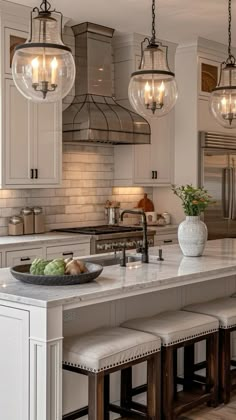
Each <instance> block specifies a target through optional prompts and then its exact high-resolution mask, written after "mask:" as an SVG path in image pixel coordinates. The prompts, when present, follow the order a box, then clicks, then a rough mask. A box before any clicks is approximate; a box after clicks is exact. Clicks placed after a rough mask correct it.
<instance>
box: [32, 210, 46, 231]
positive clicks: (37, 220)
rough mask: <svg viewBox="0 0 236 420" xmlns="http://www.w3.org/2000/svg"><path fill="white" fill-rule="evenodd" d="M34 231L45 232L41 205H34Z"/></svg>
mask: <svg viewBox="0 0 236 420" xmlns="http://www.w3.org/2000/svg"><path fill="white" fill-rule="evenodd" d="M33 212H34V233H44V232H45V222H44V214H43V209H42V207H34V208H33Z"/></svg>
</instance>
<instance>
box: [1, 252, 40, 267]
mask: <svg viewBox="0 0 236 420" xmlns="http://www.w3.org/2000/svg"><path fill="white" fill-rule="evenodd" d="M35 258H43V249H42V248H34V249H24V250H20V251H7V252H6V267H13V266H15V265H23V264H31V263H32V261H33V260H34V259H35Z"/></svg>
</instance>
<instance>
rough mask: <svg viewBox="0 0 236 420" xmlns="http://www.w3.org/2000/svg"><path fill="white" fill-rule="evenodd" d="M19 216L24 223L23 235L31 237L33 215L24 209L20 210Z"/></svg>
mask: <svg viewBox="0 0 236 420" xmlns="http://www.w3.org/2000/svg"><path fill="white" fill-rule="evenodd" d="M21 215H22V217H23V222H24V235H32V233H34V214H33V210H32V209H31V208H29V207H24V208H23V209H22V210H21Z"/></svg>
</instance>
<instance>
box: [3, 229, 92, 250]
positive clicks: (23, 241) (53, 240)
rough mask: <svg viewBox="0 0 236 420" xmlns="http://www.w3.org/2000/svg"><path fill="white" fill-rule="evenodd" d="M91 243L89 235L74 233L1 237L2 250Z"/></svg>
mask: <svg viewBox="0 0 236 420" xmlns="http://www.w3.org/2000/svg"><path fill="white" fill-rule="evenodd" d="M69 241H71V242H77V243H79V242H89V241H90V236H89V235H80V234H74V233H61V232H47V233H41V234H35V235H21V236H0V250H1V249H2V248H4V249H5V248H6V247H7V248H9V247H11V246H12V247H15V246H19V245H24V246H25V245H28V246H30V245H45V244H51V245H53V244H56V245H57V244H60V243H62V242H69Z"/></svg>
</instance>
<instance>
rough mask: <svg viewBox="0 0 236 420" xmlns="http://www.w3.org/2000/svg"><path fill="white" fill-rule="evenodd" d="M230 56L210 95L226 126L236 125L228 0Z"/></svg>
mask: <svg viewBox="0 0 236 420" xmlns="http://www.w3.org/2000/svg"><path fill="white" fill-rule="evenodd" d="M228 14H229V24H228V38H229V41H228V58H227V60H226V61H225V62H223V63H221V72H220V79H219V83H218V85H217V87H216V88H215V89H213V90H212V92H211V96H210V102H209V105H210V110H211V112H212V114H213V116H214V117H215V118H216V120H217V121H218V123H219V124H220V125H221V126H222V127H225V128H235V127H236V59H235V57H234V56H233V55H232V53H231V20H232V17H231V0H229V1H228Z"/></svg>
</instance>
